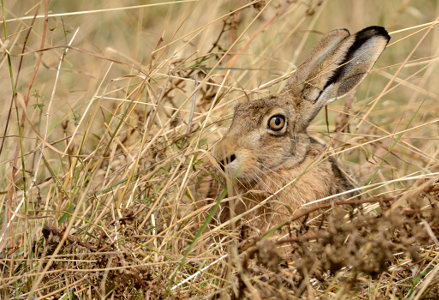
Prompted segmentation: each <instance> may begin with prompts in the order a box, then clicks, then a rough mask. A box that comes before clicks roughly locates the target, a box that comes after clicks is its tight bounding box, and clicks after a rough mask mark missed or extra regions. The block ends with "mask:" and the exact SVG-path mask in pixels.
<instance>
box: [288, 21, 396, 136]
mask: <svg viewBox="0 0 439 300" xmlns="http://www.w3.org/2000/svg"><path fill="white" fill-rule="evenodd" d="M389 40H390V36H389V35H388V33H387V31H386V30H385V29H384V28H383V27H378V26H371V27H367V28H364V29H363V30H361V31H359V32H357V33H356V34H354V35H350V34H349V31H348V30H346V29H337V30H333V31H330V32H329V33H327V34H326V35H325V36H324V37H323V38H322V39H321V40H320V41H319V42H318V43H317V45H316V46H315V47H314V49H313V50H312V51H311V53H310V55H309V56H308V57H307V58H306V59H305V61H304V63H302V64H301V65H300V66H299V67H298V68H297V70H296V72H295V73H294V74H293V76H292V77H291V79H290V82H289V83H288V85H287V88H286V89H287V92H288V93H292V94H293V96H294V99H296V101H297V103H296V109H297V114H298V117H299V118H298V120H297V121H298V124H296V125H297V126H299V128H300V127H301V128H302V129H306V127H307V126H308V124H309V122H311V120H312V119H313V118H314V117H315V115H316V114H317V113H318V112H319V111H320V109H321V108H322V107H323V106H324V105H326V104H328V103H329V102H332V101H333V100H334V99H337V98H339V97H342V96H344V95H345V94H346V93H348V92H349V91H351V90H352V89H354V88H355V87H356V86H357V85H358V84H360V82H361V81H362V80H363V79H364V78H365V77H366V76H367V74H368V73H369V72H370V70H371V69H372V67H373V65H374V64H375V62H376V60H377V59H378V57H379V56H380V55H381V53H382V52H383V50H384V48H385V47H386V45H387V43H388V41H389Z"/></svg>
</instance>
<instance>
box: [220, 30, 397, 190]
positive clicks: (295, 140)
mask: <svg viewBox="0 0 439 300" xmlns="http://www.w3.org/2000/svg"><path fill="white" fill-rule="evenodd" d="M389 39H390V37H389V35H388V34H387V31H386V30H385V29H384V28H382V27H376V26H373V27H367V28H365V29H363V30H361V31H359V32H357V33H356V34H354V35H350V33H349V31H348V30H346V29H337V30H333V31H330V32H329V33H327V34H326V35H325V36H324V37H323V38H322V39H321V40H320V42H318V44H317V45H316V46H315V47H314V49H313V50H312V52H311V54H310V55H309V56H308V58H307V59H306V60H305V62H304V63H302V64H301V65H300V66H299V67H298V68H297V70H296V71H295V72H294V73H293V75H292V76H291V78H290V79H289V82H288V84H287V87H286V88H285V89H284V90H283V91H282V93H281V94H279V95H276V96H271V97H268V98H263V99H259V100H255V101H250V102H248V103H241V104H239V105H237V106H236V108H235V113H234V116H233V120H232V123H231V126H230V129H229V130H228V132H227V133H226V135H225V136H224V138H223V139H222V140H221V141H220V142H219V143H218V144H217V145H216V147H215V149H214V151H213V154H214V156H215V158H216V159H217V161H218V162H219V164H220V166H221V168H223V169H224V170H225V171H227V172H226V173H228V174H232V175H233V176H234V177H236V179H237V181H239V182H241V183H244V184H245V185H246V186H248V185H251V184H255V183H258V182H260V181H263V180H265V179H263V178H264V176H267V174H272V175H276V174H281V173H282V176H292V175H288V174H293V173H294V172H293V170H295V169H298V168H300V166H301V164H303V163H304V161H306V160H307V158H309V159H313V158H314V157H316V156H317V154H316V153H318V152H319V151H320V152H321V151H322V149H323V146H322V145H320V144H318V143H317V142H316V141H315V140H314V139H312V138H311V137H310V136H308V134H307V127H308V125H309V124H310V122H311V121H312V120H313V118H314V117H315V116H316V115H317V113H318V112H319V111H320V109H321V108H322V107H323V106H325V105H327V104H328V103H330V102H332V101H333V100H336V99H337V98H339V97H342V96H343V95H345V94H346V93H348V92H349V91H351V90H352V89H354V88H355V87H356V86H357V85H358V84H359V83H360V82H361V81H362V80H363V79H364V78H365V77H366V75H367V74H368V73H369V71H370V70H371V68H372V67H373V65H374V63H375V61H376V60H377V59H378V57H379V56H380V54H381V53H382V52H383V50H384V48H385V47H386V45H387V43H388V41H389ZM319 147H320V148H319ZM316 149H317V150H316ZM319 149H320V150H319ZM329 164H332V162H331V163H328V165H326V166H322V168H326V169H325V170H324V171H325V172H324V173H325V174H326V175H325V176H328V177H330V178H328V181H334V182H335V180H333V179H334V178H333V177H334V176H340V174H341V173H340V172H339V171H337V170H338V169H337V170H335V171H334V166H329ZM291 172H293V173H291ZM319 173H322V170H320V171H319ZM335 173H339V174H335ZM269 176H271V175H269ZM331 177H332V178H331ZM290 179H291V178H290ZM316 185H319V183H318V182H316ZM327 190H328V191H329V190H331V191H334V189H327ZM328 193H330V192H328ZM320 194H321V193H320ZM323 194H324V193H323ZM323 196H324V195H323Z"/></svg>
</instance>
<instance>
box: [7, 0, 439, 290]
mask: <svg viewBox="0 0 439 300" xmlns="http://www.w3.org/2000/svg"><path fill="white" fill-rule="evenodd" d="M1 5H2V11H1V14H2V20H0V24H1V27H2V30H1V31H0V79H1V80H0V91H1V93H0V98H1V102H2V105H1V109H0V132H1V133H0V136H1V150H0V151H1V152H0V176H1V178H3V180H1V181H0V212H1V217H0V218H1V219H0V223H1V233H2V236H1V239H0V246H1V249H7V250H8V251H9V252H7V253H19V254H18V255H17V257H21V258H24V257H31V256H32V255H31V252H32V253H34V252H38V251H43V250H42V249H43V248H38V246H36V245H40V244H41V245H42V238H43V233H42V228H43V227H44V226H45V225H44V224H46V223H54V224H57V225H58V226H60V227H63V228H65V227H66V226H70V227H69V228H74V230H77V232H87V234H85V233H84V234H83V235H82V237H83V238H84V239H85V240H88V239H90V240H93V239H94V238H95V236H93V237H91V236H92V235H93V233H92V232H93V230H97V229H96V228H101V229H102V228H106V226H110V227H111V226H113V225H112V224H113V223H111V222H112V221H114V220H115V219H117V217H121V216H123V215H124V212H123V209H130V208H133V207H135V208H136V209H138V208H139V207H142V210H139V211H140V212H138V215H136V216H139V218H140V219H141V220H142V221H141V222H142V226H143V225H145V224H149V222H150V221H151V218H152V217H154V216H155V218H156V219H154V220H155V221H154V222H157V225H154V226H156V227H154V228H156V229H154V230H157V231H154V234H155V233H157V232H159V231H160V228H162V229H163V228H174V227H173V226H174V225H175V224H180V223H176V222H178V218H179V213H180V212H181V209H182V207H183V204H184V199H187V198H191V197H190V196H187V195H188V193H189V194H190V192H189V189H188V186H189V185H190V184H191V183H192V182H194V181H196V180H197V176H198V173H197V171H198V169H197V168H198V167H196V166H197V165H202V163H205V162H208V161H209V154H208V152H206V150H209V149H210V148H211V147H212V145H213V144H214V143H215V141H217V140H218V139H219V138H221V137H222V135H223V134H224V133H225V131H226V130H227V128H228V125H229V124H230V121H231V116H232V113H233V107H234V105H235V104H236V103H238V102H240V101H249V100H251V99H255V98H259V97H265V96H268V95H273V94H276V93H278V92H279V91H281V90H282V88H283V87H284V85H285V83H286V80H287V79H288V77H289V76H290V74H291V73H292V72H293V71H294V70H295V68H296V66H297V65H298V64H299V63H300V62H301V61H302V60H303V59H304V58H305V57H306V55H307V53H308V52H309V51H310V50H311V48H312V47H313V45H315V43H316V42H317V41H318V40H319V39H320V38H321V37H322V35H323V34H324V33H326V32H327V31H329V30H331V29H335V28H347V29H349V30H350V31H351V33H354V32H356V31H358V30H361V29H362V28H364V27H367V26H371V25H379V26H384V27H385V28H386V29H387V30H388V31H389V33H390V35H391V40H390V43H389V45H388V47H387V49H386V50H385V51H384V53H383V55H382V56H381V57H380V58H379V60H378V62H377V64H376V66H375V68H374V69H373V71H372V72H371V74H370V75H369V76H368V78H367V79H366V80H365V81H364V82H363V83H362V84H361V86H360V87H359V88H358V91H357V92H356V93H355V95H349V96H347V97H345V99H342V100H340V101H337V102H336V103H334V104H331V105H330V106H329V107H328V109H327V110H323V111H322V112H321V113H320V114H319V115H318V117H317V118H316V120H315V121H314V122H313V123H312V125H311V127H310V133H311V135H312V136H314V137H316V138H317V139H318V140H319V141H321V142H323V143H328V144H330V145H331V146H332V147H333V149H334V153H335V154H334V155H335V156H336V157H337V158H338V160H339V161H340V165H341V166H343V167H344V168H346V169H347V170H351V173H352V174H353V179H355V180H356V181H357V184H358V185H359V186H363V185H368V184H371V183H377V182H387V183H388V184H385V185H383V186H381V185H380V186H379V187H378V188H377V189H370V190H369V191H368V193H370V194H371V195H376V194H397V193H399V192H400V191H403V190H406V189H410V186H411V185H412V184H413V182H412V181H410V180H400V179H404V178H406V177H407V176H422V175H423V174H429V173H432V172H437V171H438V158H439V155H438V152H439V147H438V138H439V135H438V129H439V128H438V122H439V114H438V112H439V102H438V98H439V97H438V96H439V79H438V75H437V74H438V73H439V72H438V59H439V34H438V28H437V24H438V16H439V1H437V0H416V1H414V0H386V1H382V0H356V1H350V0H330V1H329V0H326V1H325V0H300V1H299V0H283V1H281V0H272V1H243V0H239V1H235V0H233V1H232V0H231V1H226V0H224V1H208V0H181V1H122V0H120V1H115V0H113V1H100V0H94V1H85V0H76V1H33V0H19V1H13V0H12V1H11V0H8V1H4V2H3V1H2V2H1ZM45 10H47V16H48V19H47V23H45V21H44V20H45V18H44V15H45ZM42 41H44V43H42ZM13 91H15V93H16V94H15V95H14V93H13ZM392 180H396V182H391V181H392ZM159 208H162V210H160V213H158V209H159ZM12 210H15V211H16V212H17V213H18V214H17V215H14V214H12ZM136 211H137V210H136ZM165 211H166V213H164V212H165ZM24 216H27V217H24ZM159 219H160V220H159ZM151 222H152V221H151ZM160 222H162V223H163V224H164V225H162V226H164V227H160V226H161V225H158V223H160ZM154 224H155V223H154ZM175 228H179V227H175ZM173 230H174V229H173ZM173 230H170V231H166V232H168V233H169V234H170V235H169V237H175V236H177V234H178V231H173ZM175 230H177V229H175ZM168 233H167V234H168ZM124 234H126V235H127V236H130V234H131V233H124ZM133 234H134V233H133ZM109 235H111V234H109ZM122 235H123V234H122ZM119 238H120V237H119ZM161 241H162V242H163V244H160V243H158V244H157V243H156V242H154V243H156V244H154V247H158V249H159V250H156V253H158V254H159V255H162V254H163V253H162V252H161V251H169V252H167V253H166V255H164V256H160V257H162V259H163V260H164V261H166V260H167V259H168V258H170V257H171V258H173V259H174V258H175V257H177V256H178V255H180V254H181V249H182V246H181V245H186V244H185V242H183V241H182V242H181V245H180V244H179V243H180V241H179V240H178V239H174V240H173V239H172V238H169V239H168V240H166V241H163V240H161ZM39 243H40V244H39ZM170 245H172V246H170ZM160 247H162V248H160ZM200 247H201V246H200ZM32 249H34V250H32ZM35 249H37V250H35ZM38 249H39V250H38ZM33 251H34V252H33ZM196 251H199V252H197V253H200V255H204V253H203V248H202V247H201V248H199V249H198V250H196ZM5 253H6V252H5ZM158 254H157V255H158ZM207 254H208V253H206V255H207ZM173 255H174V256H173ZM216 255H217V254H216ZM175 259H177V258H175ZM206 259H207V258H206ZM20 266H21V269H15V267H17V265H16V264H15V263H14V262H8V263H5V267H3V269H2V276H3V277H4V278H6V277H5V276H6V274H12V273H13V272H14V271H13V270H15V275H16V276H18V275H20V274H22V273H20V272H28V273H30V274H36V273H37V270H38V268H40V267H37V266H36V264H33V263H32V262H28V263H23V264H22V265H20ZM47 268H49V267H47ZM38 274H40V273H38ZM163 274H164V275H163V276H164V278H167V277H166V276H168V275H169V273H166V272H164V273H163ZM166 274H167V275H166ZM8 276H9V275H8ZM8 278H10V279H11V280H12V279H13V277H8ZM5 280H6V279H5ZM41 280H42V281H44V282H48V280H47V278H45V277H44V278H43V277H42V276H40V277H38V276H36V277H35V281H32V282H30V283H28V287H29V289H30V288H32V287H34V288H35V286H36V283H35V282H37V283H38V282H39V281H41ZM163 280H165V279H163ZM55 281H56V280H55ZM56 282H58V283H60V284H61V283H62V282H63V281H62V279H60V281H56ZM10 284H11V287H12V290H13V289H14V288H13V286H12V281H11V283H10ZM4 295H11V294H4Z"/></svg>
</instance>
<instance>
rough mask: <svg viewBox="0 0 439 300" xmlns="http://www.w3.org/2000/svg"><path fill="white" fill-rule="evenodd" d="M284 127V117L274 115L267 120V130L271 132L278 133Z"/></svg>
mask: <svg viewBox="0 0 439 300" xmlns="http://www.w3.org/2000/svg"><path fill="white" fill-rule="evenodd" d="M284 126H285V117H284V116H282V115H275V116H272V117H271V118H270V119H269V120H268V128H270V129H271V130H273V131H279V130H282V128H284Z"/></svg>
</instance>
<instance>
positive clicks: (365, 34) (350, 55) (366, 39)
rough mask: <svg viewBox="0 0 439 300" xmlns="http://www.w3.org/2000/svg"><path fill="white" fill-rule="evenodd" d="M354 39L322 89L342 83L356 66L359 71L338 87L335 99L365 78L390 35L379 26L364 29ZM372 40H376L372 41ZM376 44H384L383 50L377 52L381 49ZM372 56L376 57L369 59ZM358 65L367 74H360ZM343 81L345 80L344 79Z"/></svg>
mask: <svg viewBox="0 0 439 300" xmlns="http://www.w3.org/2000/svg"><path fill="white" fill-rule="evenodd" d="M354 37H355V41H354V43H353V44H352V45H351V46H350V48H349V50H348V51H347V53H346V57H345V58H344V59H343V61H341V62H340V67H339V68H337V70H336V71H335V72H334V74H332V76H331V77H330V78H329V79H328V81H327V83H326V85H325V87H324V88H323V89H325V88H327V87H328V86H330V85H331V84H335V83H336V82H340V81H342V78H343V77H346V74H347V73H348V72H349V71H352V69H353V64H356V65H355V69H356V70H360V72H357V73H356V74H351V76H352V77H351V78H350V80H349V84H346V83H345V84H344V85H340V88H339V89H338V90H337V92H336V95H335V97H341V96H343V95H345V94H346V93H347V92H349V91H350V90H351V89H352V88H354V87H355V86H356V85H358V84H359V83H360V82H361V81H362V80H363V79H364V77H366V75H367V73H368V72H369V71H370V69H372V67H373V65H374V64H375V62H376V60H377V59H378V57H379V55H380V54H381V52H382V51H383V50H384V48H385V45H387V43H388V42H389V40H390V35H389V34H388V33H387V31H386V30H385V29H384V27H380V26H370V27H366V28H364V29H362V30H361V31H359V32H357V33H356V34H355V35H354ZM374 39H377V40H376V41H374ZM377 43H381V45H383V44H384V48H382V50H381V51H379V50H380V49H381V47H380V45H377ZM368 47H369V48H370V47H372V48H373V47H376V49H375V50H378V51H379V52H378V53H377V52H375V51H374V49H368ZM373 54H375V55H376V58H375V59H374V57H370V56H373ZM361 56H364V57H361ZM358 64H363V65H362V67H365V70H367V72H361V66H358ZM365 70H363V71H365ZM361 75H364V76H361ZM344 80H347V78H345V79H344Z"/></svg>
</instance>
